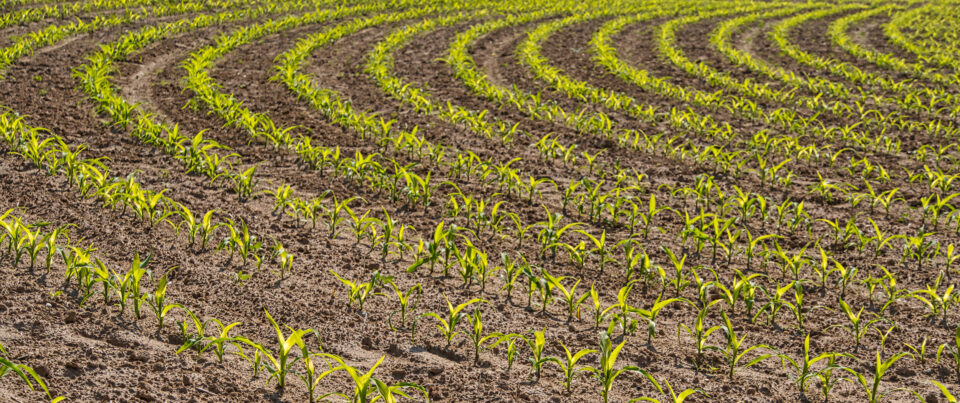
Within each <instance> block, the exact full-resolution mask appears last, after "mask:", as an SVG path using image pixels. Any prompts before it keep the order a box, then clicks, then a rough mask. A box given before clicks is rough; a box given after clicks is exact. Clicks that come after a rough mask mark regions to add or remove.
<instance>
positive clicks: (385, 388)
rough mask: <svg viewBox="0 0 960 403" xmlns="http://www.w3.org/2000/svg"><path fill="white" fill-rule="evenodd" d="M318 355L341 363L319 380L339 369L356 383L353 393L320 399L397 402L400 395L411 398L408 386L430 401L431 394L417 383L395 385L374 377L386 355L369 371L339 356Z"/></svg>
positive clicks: (358, 402) (364, 402)
mask: <svg viewBox="0 0 960 403" xmlns="http://www.w3.org/2000/svg"><path fill="white" fill-rule="evenodd" d="M318 355H319V356H322V357H325V358H328V359H330V360H333V361H334V362H336V363H337V364H339V365H337V366H335V367H332V368H331V369H329V370H327V371H325V372H324V373H322V374H321V375H320V376H319V377H318V380H319V379H323V378H325V377H326V376H327V375H329V374H331V373H334V372H337V371H345V372H346V373H347V374H349V375H350V379H351V380H352V381H353V384H354V388H353V393H352V394H344V393H328V394H325V395H322V396H320V397H319V399H321V400H323V401H325V400H326V398H327V397H329V396H338V397H342V398H344V399H345V400H346V401H349V402H354V403H373V402H376V401H383V402H396V401H397V397H398V396H402V397H406V398H410V396H408V395H407V393H406V392H404V389H408V388H409V389H413V390H416V391H418V392H420V393H423V396H424V398H425V399H426V401H430V395H429V394H428V393H427V390H426V389H424V388H423V387H422V386H420V385H417V384H416V383H412V382H399V383H396V384H393V385H388V384H386V383H384V382H383V381H381V380H379V379H376V378H374V377H373V372H374V371H376V369H377V367H379V366H380V364H381V363H383V359H384V358H386V356H381V357H380V360H378V361H377V363H376V364H374V365H373V366H372V367H370V370H369V371H367V372H366V373H364V372H362V371H361V370H358V369H357V368H354V367H352V366H350V365H349V364H347V363H346V362H345V361H344V360H343V358H341V357H339V356H336V355H333V354H328V353H318Z"/></svg>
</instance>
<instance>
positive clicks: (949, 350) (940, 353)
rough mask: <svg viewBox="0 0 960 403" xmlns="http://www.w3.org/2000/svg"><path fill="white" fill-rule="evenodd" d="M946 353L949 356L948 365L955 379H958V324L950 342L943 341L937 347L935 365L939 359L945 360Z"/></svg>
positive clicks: (959, 342) (959, 372)
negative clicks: (955, 376)
mask: <svg viewBox="0 0 960 403" xmlns="http://www.w3.org/2000/svg"><path fill="white" fill-rule="evenodd" d="M947 354H950V357H951V361H950V364H951V365H950V366H951V367H953V371H954V373H955V374H956V375H957V379H960V326H957V330H956V331H955V332H954V333H953V343H952V344H950V343H944V344H941V345H940V347H938V348H937V366H939V365H940V360H941V359H943V360H944V361H946V358H947Z"/></svg>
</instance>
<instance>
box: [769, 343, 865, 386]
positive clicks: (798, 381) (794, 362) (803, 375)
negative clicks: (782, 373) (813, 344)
mask: <svg viewBox="0 0 960 403" xmlns="http://www.w3.org/2000/svg"><path fill="white" fill-rule="evenodd" d="M778 356H779V357H780V364H781V365H782V367H783V369H784V370H786V369H787V365H789V366H790V368H792V372H787V377H789V378H790V380H791V381H793V383H794V385H795V386H796V387H797V389H798V390H799V391H800V396H806V391H807V384H808V383H809V382H810V381H811V380H813V379H815V378H817V377H818V375H820V373H821V372H823V371H826V370H832V369H837V368H842V367H839V366H837V367H834V366H831V365H835V361H834V359H835V357H837V356H846V357H851V358H852V356H849V355H848V354H842V353H839V354H838V353H821V354H820V355H818V356H816V357H811V356H810V335H809V334H808V335H807V336H806V338H804V340H803V352H802V355H801V356H800V357H797V358H796V359H794V358H791V357H790V356H788V355H786V354H778ZM823 360H827V362H828V365H826V366H824V367H822V368H820V369H816V370H815V369H814V368H813V367H814V365H815V364H816V363H817V362H819V361H823Z"/></svg>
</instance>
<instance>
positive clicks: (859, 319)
mask: <svg viewBox="0 0 960 403" xmlns="http://www.w3.org/2000/svg"><path fill="white" fill-rule="evenodd" d="M839 302H840V309H841V310H843V313H844V315H846V317H847V320H849V321H850V326H845V325H832V326H829V327H828V329H829V328H833V327H838V328H840V329H843V330H846V331H847V333H850V335H851V336H853V340H854V343H855V345H854V350H855V351H857V350H859V349H860V341H861V340H862V339H863V336H864V335H866V334H867V332H868V331H869V330H870V326H873V325H874V324H875V323H877V322H880V321H881V320H882V319H881V318H880V317H876V318H875V319H873V320H867V319H866V318H864V317H863V309H864V308H862V307H861V308H860V310H859V311H857V313H853V309H851V308H850V305H847V302H846V301H844V300H843V299H840V300H839ZM874 316H876V314H874Z"/></svg>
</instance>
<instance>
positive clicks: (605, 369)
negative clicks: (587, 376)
mask: <svg viewBox="0 0 960 403" xmlns="http://www.w3.org/2000/svg"><path fill="white" fill-rule="evenodd" d="M625 345H627V342H626V341H622V342H620V344H618V345H617V346H616V347H614V345H613V341H611V340H610V335H608V334H607V333H606V332H600V350H599V351H600V365H599V366H597V367H596V368H591V372H593V375H594V376H595V377H596V378H597V380H598V381H600V400H601V401H603V403H607V402H608V401H609V399H610V391H611V390H613V383H614V381H616V380H617V378H618V377H619V376H620V375H622V374H623V373H625V372H639V373H640V374H642V375H643V376H644V377H646V378H647V379H648V380H650V382H652V383H654V384H656V381H655V380H654V379H653V376H652V375H650V373H649V372H647V371H645V370H644V369H642V368H640V367H637V366H633V365H627V366H624V367H623V368H620V369H616V364H617V357H618V356H619V355H620V350H622V349H623V347H624V346H625Z"/></svg>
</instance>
